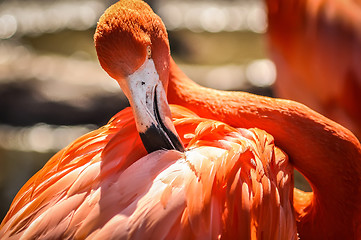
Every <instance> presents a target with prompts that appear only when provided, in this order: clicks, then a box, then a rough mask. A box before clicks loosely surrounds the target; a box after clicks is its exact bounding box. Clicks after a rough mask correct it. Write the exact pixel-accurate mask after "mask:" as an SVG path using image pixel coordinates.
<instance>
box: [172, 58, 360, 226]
mask: <svg viewBox="0 0 361 240" xmlns="http://www.w3.org/2000/svg"><path fill="white" fill-rule="evenodd" d="M168 91H169V92H168V99H169V102H170V103H175V104H179V105H182V106H185V107H187V108H189V109H191V110H193V111H194V112H196V113H197V114H198V115H199V116H201V117H207V118H212V119H217V120H220V121H223V122H225V123H227V124H230V125H231V126H233V127H243V128H253V127H256V128H260V129H264V130H265V131H267V132H268V133H270V134H271V135H273V136H274V139H275V143H276V144H277V145H278V146H279V147H281V149H283V150H284V151H285V152H286V153H287V154H288V155H289V158H290V161H291V162H292V163H293V165H294V166H295V168H296V169H297V170H299V171H300V172H301V173H302V174H303V175H304V176H305V177H306V178H307V179H308V180H309V181H310V183H311V186H312V188H313V196H312V197H311V198H310V197H309V196H307V197H305V195H302V194H298V193H296V192H295V207H296V208H297V206H298V208H299V209H296V211H297V212H298V214H299V218H304V219H308V220H310V219H313V220H316V219H317V221H315V222H316V224H310V226H309V227H311V228H316V227H317V226H316V225H317V223H319V224H325V223H324V222H325V221H328V223H327V224H329V225H334V224H340V222H341V223H342V225H344V224H346V223H347V222H350V221H355V220H357V221H358V220H359V218H360V216H356V214H358V209H356V208H360V207H358V206H357V205H355V203H358V202H360V201H361V145H360V142H359V141H358V140H357V138H356V137H355V136H354V135H353V134H352V133H351V132H350V131H348V130H347V129H345V128H343V127H342V126H340V125H338V124H337V123H335V122H333V121H331V120H329V119H327V118H325V117H323V116H322V115H320V114H318V113H316V112H314V111H313V110H311V109H309V108H307V107H306V106H304V105H302V104H300V103H297V102H293V101H289V100H282V99H273V98H268V97H262V96H256V95H253V94H249V93H244V92H225V91H218V90H213V89H208V88H204V87H201V86H199V85H197V84H196V83H194V82H193V81H191V80H190V79H189V78H188V77H187V76H186V75H185V74H184V73H183V72H182V71H181V70H180V69H179V68H178V67H177V66H176V64H175V63H174V61H171V72H170V82H169V87H168ZM302 201H304V202H302ZM340 203H343V205H342V207H343V208H342V207H340V206H339V204H340ZM327 214H329V215H330V216H328V217H327ZM318 218H320V219H318ZM300 221H302V219H301V220H300ZM331 221H334V223H331ZM311 222H314V221H311ZM315 222H314V223H315ZM351 225H352V224H351ZM299 227H303V225H302V226H299ZM330 227H331V226H330ZM334 227H335V228H334V229H336V230H335V231H337V229H340V227H337V226H334ZM318 231H322V230H320V229H318Z"/></svg>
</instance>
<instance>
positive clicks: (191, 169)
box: [0, 106, 297, 239]
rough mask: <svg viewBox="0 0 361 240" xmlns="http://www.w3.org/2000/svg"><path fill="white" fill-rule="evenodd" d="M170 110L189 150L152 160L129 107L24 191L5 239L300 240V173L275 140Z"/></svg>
mask: <svg viewBox="0 0 361 240" xmlns="http://www.w3.org/2000/svg"><path fill="white" fill-rule="evenodd" d="M171 110H172V114H173V121H174V125H175V127H176V129H177V132H178V133H179V136H180V137H181V139H182V141H183V144H184V145H185V147H186V151H185V153H181V152H178V151H170V150H160V151H156V152H153V153H151V154H146V151H145V149H144V147H143V145H142V144H141V141H140V139H139V136H138V134H137V132H136V130H135V123H134V119H133V115H132V112H131V110H130V109H129V108H128V109H125V110H123V111H121V112H120V113H118V114H117V115H116V116H115V117H113V118H112V120H111V121H110V122H109V123H108V124H107V125H106V126H104V127H102V128H100V129H98V130H96V131H94V132H92V133H89V134H87V135H85V136H83V137H81V138H79V139H78V140H76V141H75V142H74V143H72V144H70V145H69V146H68V147H67V148H65V149H63V150H62V151H60V152H59V153H58V154H56V155H55V156H54V157H53V158H52V159H50V161H49V162H48V163H47V164H46V165H45V166H44V168H43V169H42V170H40V171H39V172H38V173H37V174H36V175H35V176H34V177H33V178H31V179H30V180H29V181H28V183H26V184H25V185H24V187H23V188H22V189H21V190H20V192H19V193H18V195H17V196H16V197H15V199H14V201H13V203H12V205H11V207H10V210H9V212H8V214H7V216H6V217H5V219H4V220H3V222H2V224H1V228H0V237H1V239H18V238H20V237H22V238H23V239H34V238H36V239H50V238H51V239H60V238H62V239H128V238H131V239H234V238H241V237H242V239H296V238H297V230H296V223H295V217H294V212H293V207H292V198H293V167H292V166H291V165H290V164H289V162H288V158H287V156H286V155H285V154H284V153H283V152H282V151H281V150H280V149H279V148H277V147H276V146H275V145H274V141H273V137H272V136H270V135H269V134H267V133H266V132H265V131H263V130H259V129H241V128H238V129H236V128H232V127H230V126H229V125H226V124H224V123H222V122H218V121H215V120H209V119H204V118H200V117H198V116H197V115H196V114H195V113H193V112H191V111H190V110H188V109H186V108H183V107H180V106H172V107H171Z"/></svg>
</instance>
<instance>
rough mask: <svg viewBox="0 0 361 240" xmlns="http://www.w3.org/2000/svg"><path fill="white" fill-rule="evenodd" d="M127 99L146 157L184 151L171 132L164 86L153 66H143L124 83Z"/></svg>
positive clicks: (148, 64) (177, 138)
mask: <svg viewBox="0 0 361 240" xmlns="http://www.w3.org/2000/svg"><path fill="white" fill-rule="evenodd" d="M126 84H127V86H126V88H127V89H128V94H127V95H129V96H128V99H129V101H130V105H131V106H132V109H133V114H134V116H135V121H136V126H137V129H138V132H139V135H140V137H141V139H142V142H143V144H144V147H145V149H146V150H147V151H148V153H151V152H153V151H156V150H161V149H168V150H178V151H182V152H183V151H184V147H183V144H182V142H181V140H180V138H179V136H178V134H177V132H176V130H175V128H174V125H173V121H172V117H171V112H170V108H169V105H168V101H167V97H166V93H165V89H164V87H163V83H162V82H161V81H160V79H159V75H158V73H157V71H156V68H155V65H154V62H153V60H152V59H146V60H145V62H144V64H143V65H142V66H141V67H140V68H139V69H138V70H137V71H135V72H134V73H133V74H131V75H129V76H128V78H127V81H126Z"/></svg>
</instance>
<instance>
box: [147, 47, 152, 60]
mask: <svg viewBox="0 0 361 240" xmlns="http://www.w3.org/2000/svg"><path fill="white" fill-rule="evenodd" d="M147 57H148V59H150V58H151V57H152V49H151V47H150V46H147Z"/></svg>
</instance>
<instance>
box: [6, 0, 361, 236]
mask: <svg viewBox="0 0 361 240" xmlns="http://www.w3.org/2000/svg"><path fill="white" fill-rule="evenodd" d="M95 45H96V49H97V53H98V58H99V61H100V64H101V65H102V67H103V68H104V69H105V71H106V72H107V73H108V74H109V75H110V76H111V77H113V78H114V79H115V80H117V81H118V83H119V85H120V86H121V87H122V89H123V91H124V92H125V94H126V95H127V97H128V98H129V100H130V104H131V107H132V108H131V109H130V108H128V109H125V110H123V111H121V112H120V113H118V114H117V115H115V116H114V117H113V118H112V119H111V120H110V121H109V123H108V124H107V125H105V126H104V127H102V128H100V129H98V130H96V131H94V132H91V133H89V134H87V135H85V136H83V137H81V138H79V139H78V140H76V141H75V142H73V143H71V144H70V145H69V146H68V147H66V148H65V149H63V150H61V151H60V152H59V153H57V154H56V155H55V156H54V157H53V158H51V159H50V160H49V162H48V163H47V164H46V165H45V166H44V168H43V169H42V170H40V171H39V172H38V173H37V174H36V175H34V176H33V177H32V178H31V179H30V180H29V181H28V182H27V183H26V184H25V185H24V187H23V188H22V189H21V190H20V191H19V193H18V194H17V196H16V197H15V199H14V201H13V203H12V205H11V207H10V209H9V212H8V214H7V215H6V217H5V218H4V220H3V222H2V224H1V227H0V237H1V238H2V239H3V238H4V239H7V238H10V239H11V238H13V239H18V238H20V237H22V238H23V239H28V238H31V239H34V238H36V239H38V238H39V239H41V238H43V239H49V238H52V239H59V238H76V239H77V238H81V239H125V238H132V239H133V238H134V239H137V238H138V239H144V238H152V239H168V238H179V239H183V238H184V239H192V238H193V239H200V238H201V239H203V238H209V239H234V238H237V237H238V238H245V239H250V238H251V239H258V238H259V239H261V238H265V239H296V238H297V235H298V234H299V236H300V237H301V238H304V239H313V238H314V239H332V238H335V239H337V237H341V236H342V237H343V239H345V238H346V239H347V238H349V239H352V238H356V237H357V234H359V226H360V209H359V208H360V207H359V204H358V201H359V200H360V187H359V186H360V176H361V162H360V161H361V159H360V156H361V146H360V143H359V141H358V140H357V139H356V138H355V136H353V135H352V133H351V132H349V131H348V130H347V129H345V128H343V127H342V126H340V125H338V124H337V123H334V122H333V121H331V120H329V119H327V118H325V117H323V116H321V115H319V114H317V113H316V112H314V111H312V110H311V109H309V108H307V107H305V106H304V105H302V104H299V103H296V102H292V101H289V100H281V99H272V98H267V97H260V96H255V95H252V94H247V93H242V92H222V91H216V90H212V89H207V88H204V87H201V86H198V85H197V84H195V83H194V82H192V81H191V80H190V79H188V78H187V77H186V76H185V75H184V73H183V72H182V71H181V70H180V69H179V68H178V67H177V65H176V64H175V62H174V61H173V59H172V58H171V56H170V53H169V44H168V40H167V34H166V30H165V27H164V25H163V23H162V22H161V20H160V18H159V17H158V16H156V15H155V14H154V13H153V12H152V10H151V9H150V7H149V6H148V5H146V4H145V3H144V2H142V1H139V0H134V1H120V2H118V3H116V4H115V5H113V6H111V7H110V8H109V9H108V10H107V11H106V12H105V13H104V15H103V16H102V17H101V18H100V20H99V23H98V26H97V30H96V33H95ZM166 90H167V91H168V92H167V93H168V94H166ZM166 95H167V96H168V101H169V102H171V103H177V104H179V105H171V106H170V107H169V106H168V104H167V99H166ZM180 105H181V106H180ZM133 116H134V117H133ZM255 127H256V128H255ZM246 128H248V129H246ZM261 129H265V130H266V131H267V132H270V133H271V134H272V135H273V136H274V138H273V137H272V136H271V135H269V134H268V133H266V132H265V131H264V130H261ZM155 139H157V140H155ZM275 142H276V143H277V145H279V146H281V148H282V149H284V150H285V151H286V152H287V154H288V155H289V160H288V158H287V155H286V154H285V153H284V152H283V151H282V150H281V149H280V148H278V147H276V146H275ZM291 163H292V164H291ZM292 165H294V166H295V167H296V168H297V169H298V170H299V171H301V172H302V173H303V174H304V175H305V176H306V177H307V178H308V179H309V181H310V183H311V185H312V188H313V193H304V192H302V191H299V190H293V189H292V188H293V184H292V169H293V168H292ZM293 195H294V196H293ZM293 200H294V204H292V203H293ZM292 205H293V206H292ZM296 225H297V228H296Z"/></svg>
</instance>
